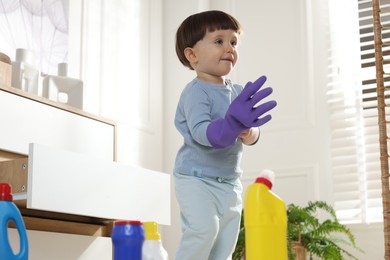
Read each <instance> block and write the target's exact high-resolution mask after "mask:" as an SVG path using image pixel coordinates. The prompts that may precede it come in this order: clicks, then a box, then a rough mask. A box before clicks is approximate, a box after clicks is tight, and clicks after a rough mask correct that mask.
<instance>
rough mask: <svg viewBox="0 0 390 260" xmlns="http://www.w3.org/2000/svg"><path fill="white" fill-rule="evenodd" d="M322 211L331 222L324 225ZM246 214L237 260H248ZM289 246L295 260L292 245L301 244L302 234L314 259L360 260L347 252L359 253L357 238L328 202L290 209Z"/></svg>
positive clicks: (234, 255)
mask: <svg viewBox="0 0 390 260" xmlns="http://www.w3.org/2000/svg"><path fill="white" fill-rule="evenodd" d="M320 210H321V211H324V213H327V215H329V216H328V218H326V219H325V220H324V221H322V222H321V221H320V218H319V216H318V214H319V213H321V212H320ZM243 216H244V212H242V218H241V226H240V232H239V236H238V241H237V244H236V248H235V251H234V253H233V258H232V259H233V260H242V259H245V227H244V221H243V220H244V219H243ZM287 219H288V223H287V241H288V242H287V244H288V259H290V260H292V259H295V255H294V252H293V250H292V242H293V241H298V233H299V232H300V236H301V243H302V245H303V247H304V248H305V249H306V251H307V252H308V253H309V256H310V259H313V256H317V257H320V258H321V259H334V260H339V259H344V258H345V257H344V256H348V257H350V258H351V259H357V258H356V257H355V256H353V255H352V254H351V253H350V252H349V251H347V249H346V248H345V246H346V247H347V248H350V247H352V248H354V249H357V250H358V251H362V250H361V249H359V248H358V247H357V245H356V242H355V237H354V236H353V234H352V233H351V231H350V230H349V229H348V228H347V227H346V226H345V225H343V224H341V223H340V222H339V221H338V220H337V217H336V213H335V211H334V209H333V208H332V206H330V205H329V204H327V203H326V202H324V201H315V202H309V203H308V205H307V206H306V207H300V206H297V205H295V204H289V205H287Z"/></svg>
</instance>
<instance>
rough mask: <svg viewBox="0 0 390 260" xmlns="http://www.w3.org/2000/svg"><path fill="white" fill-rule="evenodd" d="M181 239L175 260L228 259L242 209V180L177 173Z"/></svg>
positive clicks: (231, 251) (234, 240)
mask: <svg viewBox="0 0 390 260" xmlns="http://www.w3.org/2000/svg"><path fill="white" fill-rule="evenodd" d="M174 183H175V190H176V197H177V200H178V202H179V206H180V216H181V225H182V237H181V241H180V245H179V249H178V251H177V253H176V257H175V259H176V260H227V259H231V255H232V253H233V250H234V248H235V245H236V242H237V237H238V232H239V227H240V220H241V210H242V184H241V181H240V179H238V178H237V179H235V180H224V179H222V178H208V177H195V176H187V175H181V174H178V173H174Z"/></svg>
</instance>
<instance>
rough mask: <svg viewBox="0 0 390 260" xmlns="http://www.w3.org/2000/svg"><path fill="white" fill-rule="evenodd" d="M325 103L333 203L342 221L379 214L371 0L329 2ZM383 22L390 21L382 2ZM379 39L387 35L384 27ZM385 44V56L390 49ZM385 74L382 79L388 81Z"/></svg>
mask: <svg viewBox="0 0 390 260" xmlns="http://www.w3.org/2000/svg"><path fill="white" fill-rule="evenodd" d="M329 4H330V8H329V10H330V21H331V23H330V37H331V42H330V55H329V56H330V65H329V83H328V104H329V109H330V115H331V128H332V130H331V132H332V144H331V146H332V149H331V150H332V169H333V183H334V202H335V203H334V206H335V210H336V212H337V216H338V218H339V219H340V220H341V221H342V222H344V223H370V222H380V221H382V220H383V217H382V191H381V169H380V153H379V128H378V111H377V100H376V68H375V50H374V33H373V18H372V1H371V0H353V1H348V4H347V5H346V6H343V7H341V6H340V4H338V3H337V0H336V1H334V0H332V1H330V2H329ZM382 8H383V10H387V11H388V14H386V12H383V14H382V15H381V18H382V25H386V24H390V4H389V1H382V3H381V9H382ZM382 37H383V40H384V41H385V39H386V38H389V41H390V33H389V32H385V33H384V34H383V35H382ZM389 50H390V48H388V47H387V49H384V50H383V51H384V55H389V54H390V51H389ZM389 81H390V78H389V77H387V78H385V84H387V85H389Z"/></svg>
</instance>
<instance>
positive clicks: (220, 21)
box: [176, 11, 242, 70]
mask: <svg viewBox="0 0 390 260" xmlns="http://www.w3.org/2000/svg"><path fill="white" fill-rule="evenodd" d="M228 29H231V30H234V31H236V32H237V33H238V34H240V33H241V31H242V29H241V26H240V24H239V22H238V21H237V20H236V19H235V18H234V17H233V16H231V15H229V14H227V13H224V12H222V11H206V12H202V13H197V14H194V15H191V16H189V17H187V18H186V19H185V20H184V21H183V22H182V23H181V25H180V27H179V29H177V32H176V54H177V56H178V57H179V60H180V61H181V63H183V65H184V66H186V67H188V68H190V69H191V70H193V68H192V67H191V64H190V62H189V61H188V60H187V58H186V57H185V55H184V50H185V48H187V47H190V48H192V47H194V45H195V44H196V43H197V42H198V41H200V40H202V39H203V37H204V36H205V35H206V32H213V31H215V30H228Z"/></svg>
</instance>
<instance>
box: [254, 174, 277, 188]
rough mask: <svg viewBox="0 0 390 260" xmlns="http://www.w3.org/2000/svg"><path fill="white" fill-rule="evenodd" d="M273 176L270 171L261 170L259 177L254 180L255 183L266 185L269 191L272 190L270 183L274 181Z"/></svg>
mask: <svg viewBox="0 0 390 260" xmlns="http://www.w3.org/2000/svg"><path fill="white" fill-rule="evenodd" d="M274 176H275V174H274V172H273V171H271V170H263V171H262V172H261V174H260V177H258V178H257V179H256V181H255V182H256V183H263V184H264V185H266V186H267V187H268V188H269V189H272V183H273V181H274V178H275V177H274Z"/></svg>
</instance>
